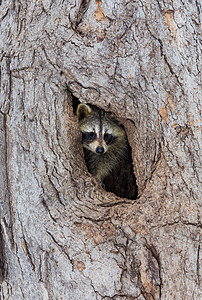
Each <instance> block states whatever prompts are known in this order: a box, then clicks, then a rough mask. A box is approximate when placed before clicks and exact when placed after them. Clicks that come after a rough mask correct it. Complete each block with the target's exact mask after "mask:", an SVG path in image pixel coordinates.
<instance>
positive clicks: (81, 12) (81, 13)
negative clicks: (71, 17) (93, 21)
mask: <svg viewBox="0 0 202 300" xmlns="http://www.w3.org/2000/svg"><path fill="white" fill-rule="evenodd" d="M90 1H91V0H82V1H81V4H80V7H79V11H78V14H77V16H76V22H75V29H77V27H78V26H79V24H80V23H81V21H82V18H83V17H84V15H85V13H86V12H87V10H88V7H89V5H90Z"/></svg>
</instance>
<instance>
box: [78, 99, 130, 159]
mask: <svg viewBox="0 0 202 300" xmlns="http://www.w3.org/2000/svg"><path fill="white" fill-rule="evenodd" d="M76 114H77V116H78V119H79V123H80V130H81V132H82V143H83V147H84V148H86V149H88V150H90V151H92V152H93V153H95V154H98V155H101V154H104V153H106V152H107V151H108V149H109V148H110V147H112V146H113V145H115V144H116V143H117V141H118V140H120V138H121V137H125V132H124V130H123V129H122V128H121V127H120V124H119V123H118V121H116V120H115V118H114V116H113V115H112V114H111V113H108V112H105V111H103V110H101V109H98V108H96V107H91V106H89V105H87V104H79V105H78V108H77V111H76Z"/></svg>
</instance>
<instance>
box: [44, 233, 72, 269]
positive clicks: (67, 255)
mask: <svg viewBox="0 0 202 300" xmlns="http://www.w3.org/2000/svg"><path fill="white" fill-rule="evenodd" d="M46 232H47V234H48V235H49V236H50V237H51V239H52V240H53V241H54V243H55V244H56V245H57V247H58V249H59V250H60V251H61V252H62V253H63V254H64V255H65V256H66V257H67V259H68V260H69V261H70V263H71V265H72V271H74V260H73V259H71V258H70V256H69V254H68V253H67V251H66V250H65V246H63V245H60V244H59V243H58V242H57V241H56V239H55V238H54V236H53V235H52V233H50V231H48V230H46Z"/></svg>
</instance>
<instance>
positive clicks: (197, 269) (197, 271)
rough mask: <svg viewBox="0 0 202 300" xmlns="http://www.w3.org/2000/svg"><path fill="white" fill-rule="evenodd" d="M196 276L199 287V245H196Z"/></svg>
mask: <svg viewBox="0 0 202 300" xmlns="http://www.w3.org/2000/svg"><path fill="white" fill-rule="evenodd" d="M196 275H197V279H198V285H199V286H200V243H199V245H198V251H197V262H196Z"/></svg>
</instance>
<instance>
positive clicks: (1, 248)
mask: <svg viewBox="0 0 202 300" xmlns="http://www.w3.org/2000/svg"><path fill="white" fill-rule="evenodd" d="M4 278H5V242H4V238H3V230H2V225H1V224H0V283H2V282H3V280H4Z"/></svg>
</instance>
